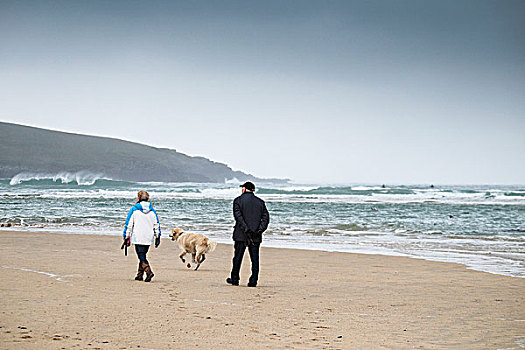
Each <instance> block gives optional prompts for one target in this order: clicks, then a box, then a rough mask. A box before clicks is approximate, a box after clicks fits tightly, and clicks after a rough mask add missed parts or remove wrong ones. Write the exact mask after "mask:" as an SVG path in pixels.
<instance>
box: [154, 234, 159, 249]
mask: <svg viewBox="0 0 525 350" xmlns="http://www.w3.org/2000/svg"><path fill="white" fill-rule="evenodd" d="M159 245H160V237H155V248H158V247H159Z"/></svg>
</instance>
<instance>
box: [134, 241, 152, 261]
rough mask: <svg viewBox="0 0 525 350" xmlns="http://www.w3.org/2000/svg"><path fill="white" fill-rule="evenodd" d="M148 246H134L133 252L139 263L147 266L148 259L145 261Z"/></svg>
mask: <svg viewBox="0 0 525 350" xmlns="http://www.w3.org/2000/svg"><path fill="white" fill-rule="evenodd" d="M148 250H149V245H143V244H135V252H136V253H137V256H138V257H139V261H140V262H145V263H146V264H149V262H148V259H146V254H148Z"/></svg>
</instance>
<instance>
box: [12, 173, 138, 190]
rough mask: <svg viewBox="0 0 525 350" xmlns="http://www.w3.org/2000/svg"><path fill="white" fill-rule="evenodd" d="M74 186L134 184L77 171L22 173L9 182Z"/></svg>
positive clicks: (100, 174)
mask: <svg viewBox="0 0 525 350" xmlns="http://www.w3.org/2000/svg"><path fill="white" fill-rule="evenodd" d="M22 184H23V185H36V186H46V185H52V186H56V185H74V186H93V185H98V186H113V187H123V186H129V185H130V184H136V183H134V182H129V181H122V180H114V179H111V178H109V177H107V176H105V175H104V174H102V173H92V172H89V171H77V172H59V173H56V174H51V173H32V172H22V173H19V174H17V175H15V176H13V177H12V178H11V179H10V180H9V185H10V186H16V185H22Z"/></svg>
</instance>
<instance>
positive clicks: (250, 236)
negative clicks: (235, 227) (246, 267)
mask: <svg viewBox="0 0 525 350" xmlns="http://www.w3.org/2000/svg"><path fill="white" fill-rule="evenodd" d="M253 235H254V233H253V231H252V230H248V231H246V245H247V246H248V247H251V246H252V245H253V244H254V243H253Z"/></svg>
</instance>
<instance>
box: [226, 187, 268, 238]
mask: <svg viewBox="0 0 525 350" xmlns="http://www.w3.org/2000/svg"><path fill="white" fill-rule="evenodd" d="M233 217H234V218H235V227H234V230H233V240H234V241H243V242H246V241H247V238H246V234H245V232H246V231H248V230H250V231H251V232H250V233H249V234H250V235H251V236H252V240H253V242H255V243H261V242H262V233H263V232H264V231H266V229H267V228H268V224H269V223H270V214H269V213H268V210H267V209H266V205H265V204H264V201H263V200H262V199H260V198H259V197H257V196H255V195H254V194H253V192H245V193H243V194H242V195H240V196H239V197H237V198H235V200H234V201H233Z"/></svg>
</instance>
